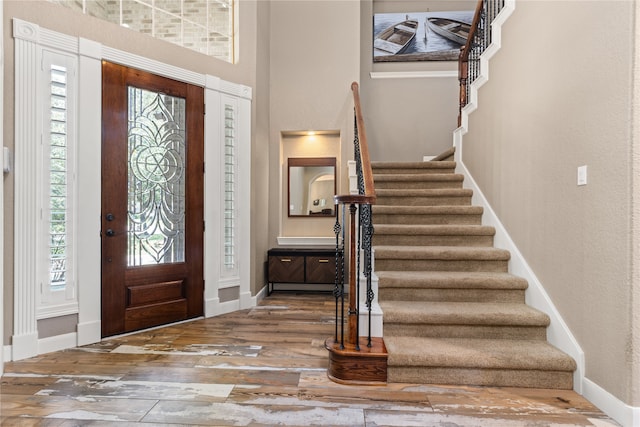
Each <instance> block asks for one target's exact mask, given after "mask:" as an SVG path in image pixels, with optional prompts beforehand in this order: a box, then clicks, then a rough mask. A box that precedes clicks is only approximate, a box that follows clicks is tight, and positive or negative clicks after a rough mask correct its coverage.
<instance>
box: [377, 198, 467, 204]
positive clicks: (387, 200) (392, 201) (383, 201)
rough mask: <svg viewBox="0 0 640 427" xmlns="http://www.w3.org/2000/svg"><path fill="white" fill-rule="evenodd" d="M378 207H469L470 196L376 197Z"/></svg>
mask: <svg viewBox="0 0 640 427" xmlns="http://www.w3.org/2000/svg"><path fill="white" fill-rule="evenodd" d="M376 204H378V205H394V206H398V205H401V206H469V205H471V196H433V197H423V196H378V198H377V200H376Z"/></svg>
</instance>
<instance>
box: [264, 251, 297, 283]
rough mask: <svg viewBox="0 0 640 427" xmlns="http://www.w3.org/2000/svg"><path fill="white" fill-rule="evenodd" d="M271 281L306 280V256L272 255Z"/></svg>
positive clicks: (270, 262)
mask: <svg viewBox="0 0 640 427" xmlns="http://www.w3.org/2000/svg"><path fill="white" fill-rule="evenodd" d="M269 281H270V282H277V283H302V282H304V257H303V256H270V257H269Z"/></svg>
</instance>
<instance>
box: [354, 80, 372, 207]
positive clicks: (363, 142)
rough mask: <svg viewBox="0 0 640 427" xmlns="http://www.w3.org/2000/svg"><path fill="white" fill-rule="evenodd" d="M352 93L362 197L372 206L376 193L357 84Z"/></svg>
mask: <svg viewBox="0 0 640 427" xmlns="http://www.w3.org/2000/svg"><path fill="white" fill-rule="evenodd" d="M351 91H352V92H353V104H354V109H355V117H356V125H357V128H358V139H359V142H360V161H361V165H362V176H363V179H364V195H365V196H367V197H369V198H370V201H369V202H368V203H370V204H373V203H375V200H376V191H375V187H374V185H373V171H372V170H371V159H370V158H369V144H368V143H367V132H366V131H365V126H364V118H363V116H362V105H361V104H360V92H359V91H358V83H357V82H353V83H351Z"/></svg>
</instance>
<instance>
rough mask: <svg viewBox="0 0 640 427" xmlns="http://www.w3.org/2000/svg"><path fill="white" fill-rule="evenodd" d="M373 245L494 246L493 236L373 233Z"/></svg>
mask: <svg viewBox="0 0 640 427" xmlns="http://www.w3.org/2000/svg"><path fill="white" fill-rule="evenodd" d="M374 230H375V229H374ZM373 245H374V246H375V245H398V246H474V247H478V246H484V247H487V246H492V245H493V236H428V235H409V236H407V235H397V234H393V235H380V234H375V232H374V235H373Z"/></svg>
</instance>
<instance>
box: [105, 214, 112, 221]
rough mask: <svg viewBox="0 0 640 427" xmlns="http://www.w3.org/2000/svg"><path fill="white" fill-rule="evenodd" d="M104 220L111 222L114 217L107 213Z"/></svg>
mask: <svg viewBox="0 0 640 427" xmlns="http://www.w3.org/2000/svg"><path fill="white" fill-rule="evenodd" d="M104 218H105V219H106V220H107V221H113V219H114V216H113V214H112V213H108V214H106V215H105V217H104Z"/></svg>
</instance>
